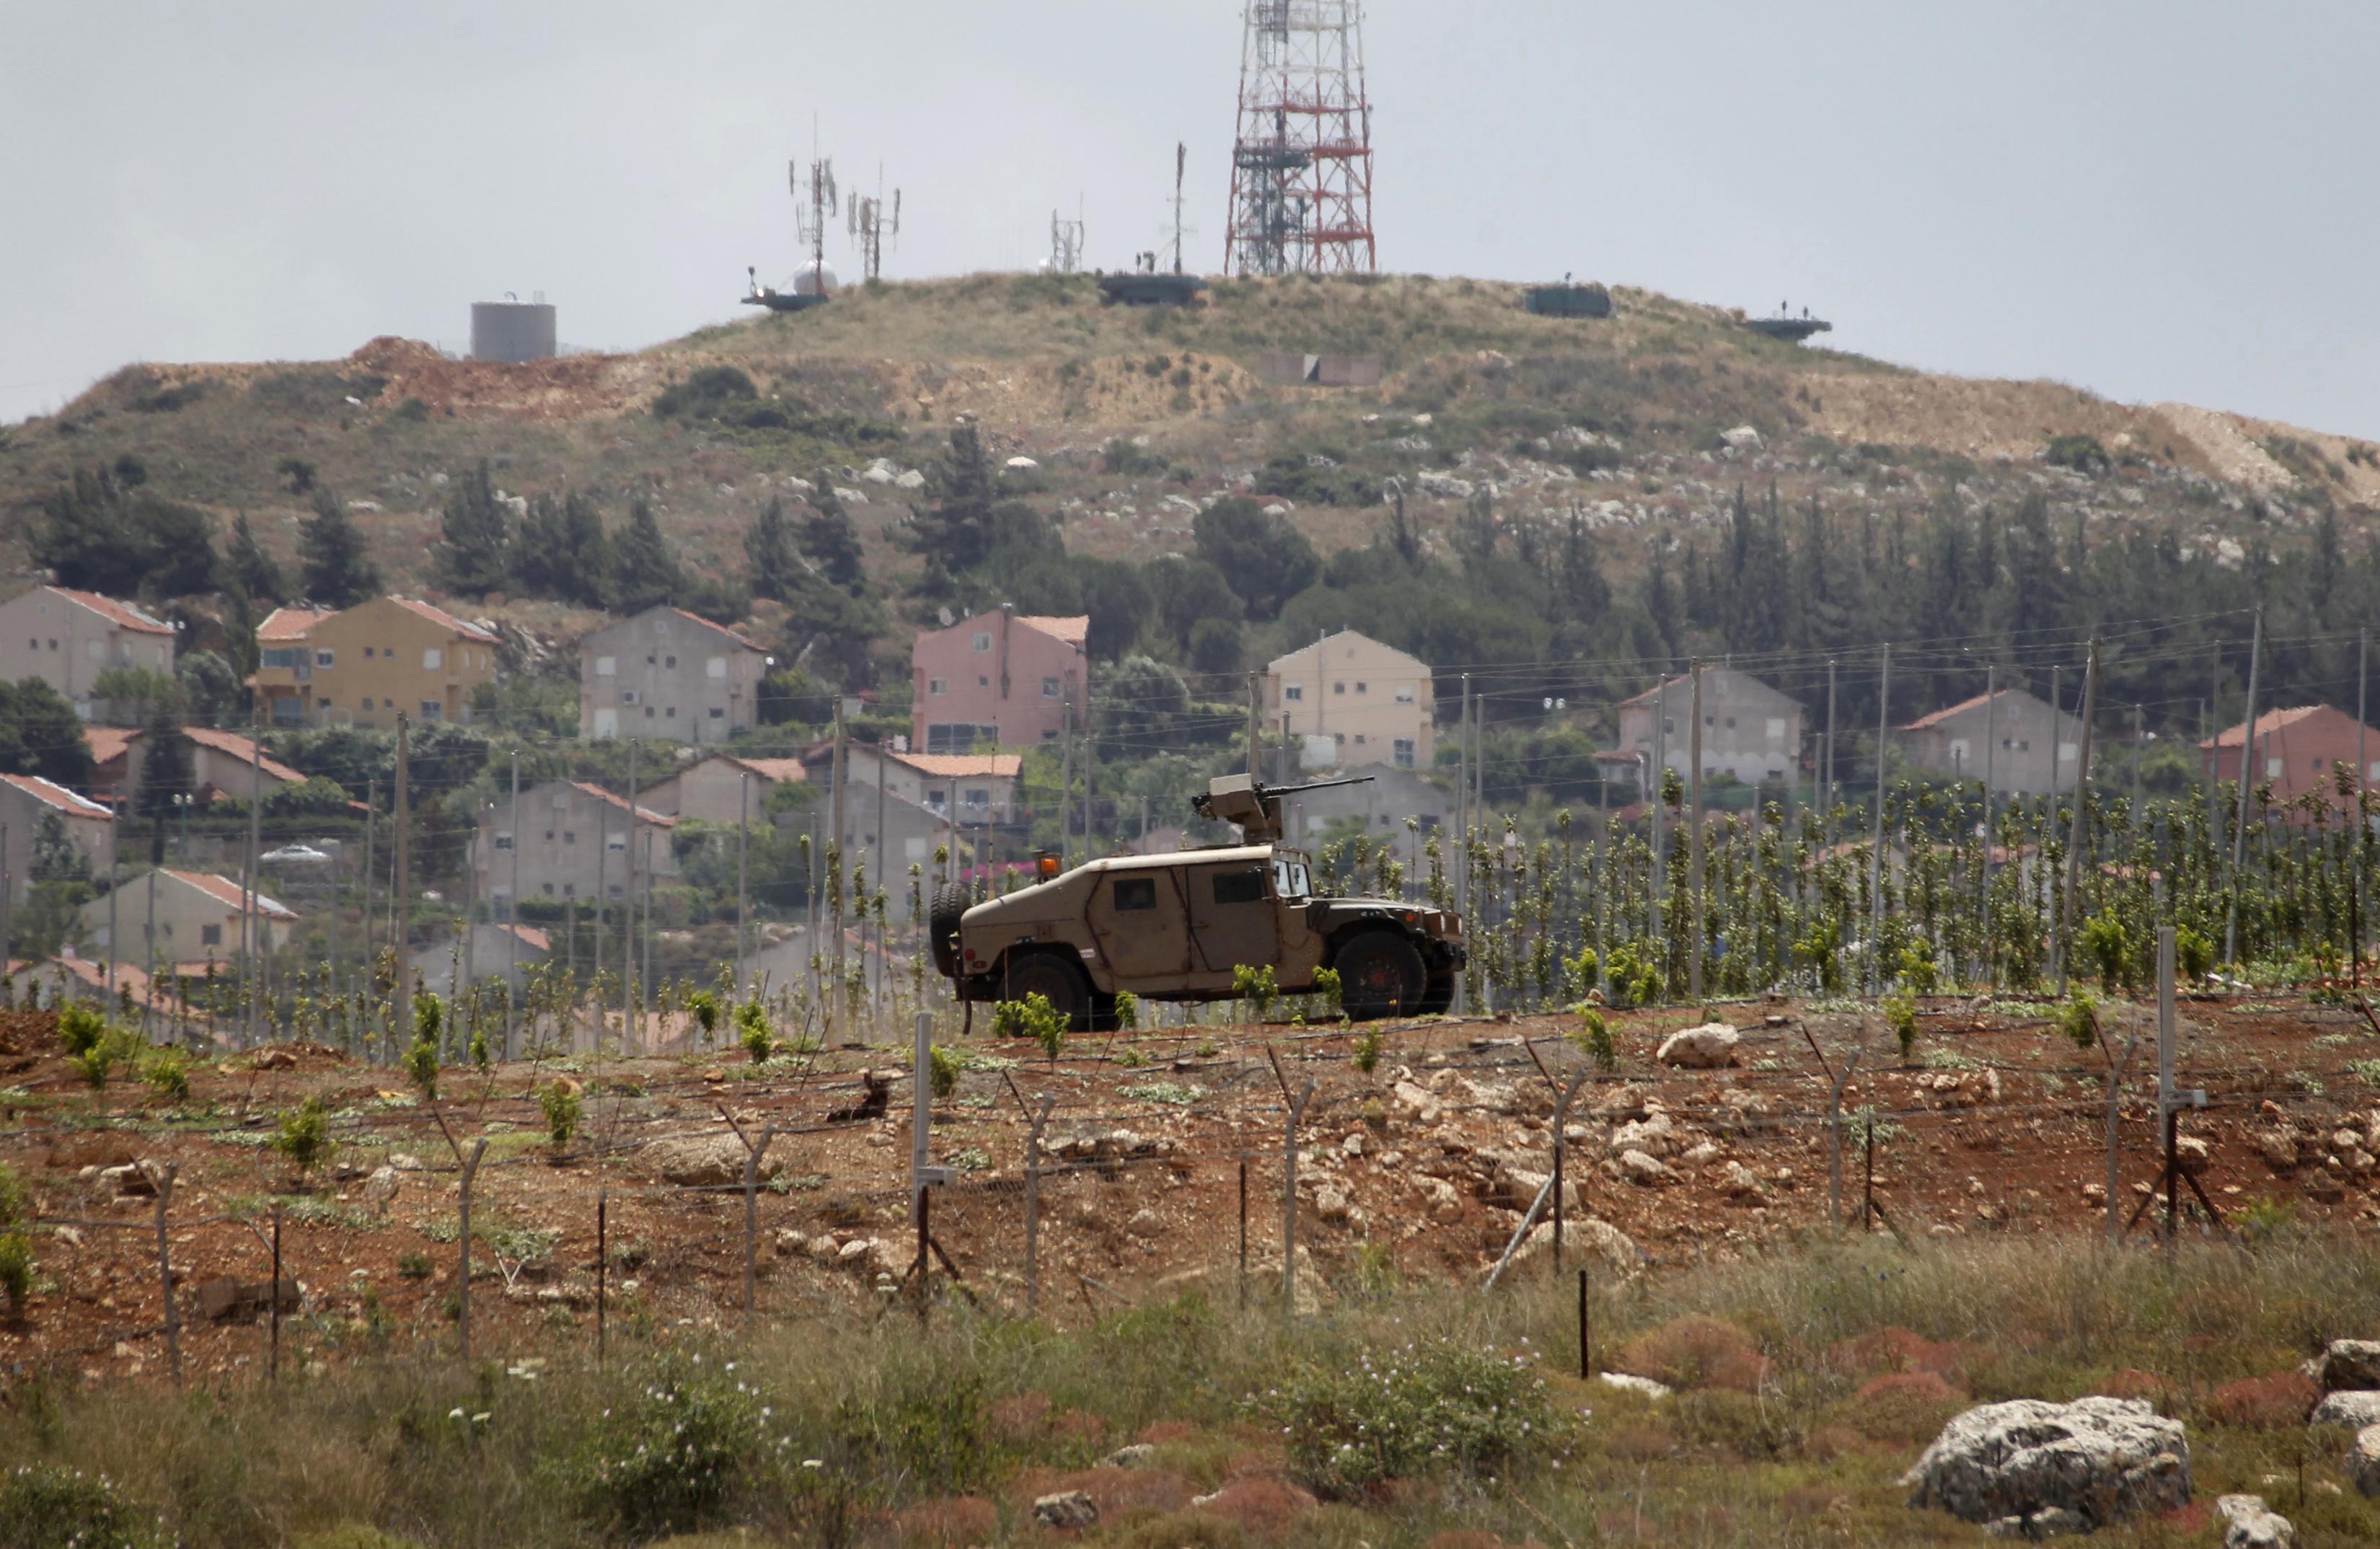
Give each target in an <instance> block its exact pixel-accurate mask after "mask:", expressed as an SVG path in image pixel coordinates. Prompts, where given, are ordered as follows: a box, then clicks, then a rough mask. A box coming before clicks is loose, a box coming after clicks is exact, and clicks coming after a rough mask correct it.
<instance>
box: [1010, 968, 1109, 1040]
mask: <svg viewBox="0 0 2380 1549" xmlns="http://www.w3.org/2000/svg"><path fill="white" fill-rule="evenodd" d="M1000 978H1001V984H1000V998H1002V1000H1022V999H1024V998H1026V996H1028V995H1039V996H1042V997H1044V998H1047V999H1048V1000H1049V1002H1050V1010H1053V1011H1056V1012H1057V1013H1058V1016H1059V1018H1060V1019H1061V1020H1062V1021H1063V1022H1064V1023H1065V1024H1066V1030H1067V1031H1068V1032H1070V1033H1087V1032H1089V1031H1090V1030H1091V981H1090V979H1089V977H1088V976H1087V975H1086V974H1084V973H1083V971H1082V969H1080V968H1079V967H1077V966H1075V964H1074V963H1071V962H1067V961H1066V960H1065V959H1064V958H1062V957H1060V956H1058V955H1057V954H1056V953H1055V952H1027V953H1026V954H1025V955H1024V956H1022V957H1014V956H1012V957H1010V958H1008V959H1007V960H1006V962H1005V964H1004V966H1003V970H1002V974H1001V976H1000Z"/></svg>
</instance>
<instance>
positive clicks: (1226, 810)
mask: <svg viewBox="0 0 2380 1549" xmlns="http://www.w3.org/2000/svg"><path fill="white" fill-rule="evenodd" d="M1329 783H1332V784H1340V783H1352V782H1349V781H1331V782H1329ZM1315 789H1319V787H1318V786H1298V787H1292V788H1286V789H1272V788H1268V787H1267V786H1265V785H1264V784H1263V783H1262V782H1260V781H1257V780H1254V779H1252V778H1251V777H1249V776H1246V775H1232V776H1226V777H1225V778H1223V779H1220V780H1216V781H1209V782H1208V790H1207V793H1206V794H1205V795H1203V796H1199V797H1197V798H1196V799H1195V800H1194V801H1193V802H1192V803H1191V805H1192V806H1193V807H1195V808H1196V810H1197V812H1198V814H1199V815H1200V816H1201V817H1210V818H1214V819H1217V820H1220V821H1224V822H1231V823H1236V824H1238V825H1239V827H1240V830H1241V838H1242V841H1243V842H1241V843H1239V844H1233V845H1225V846H1221V847H1220V848H1216V849H1208V850H1182V851H1176V852H1173V853H1168V854H1159V855H1124V856H1117V857H1114V858H1112V859H1108V860H1099V861H1091V862H1087V863H1086V864H1085V865H1079V866H1076V867H1075V869H1074V870H1072V871H1068V872H1063V873H1059V872H1057V869H1056V865H1055V863H1054V862H1051V863H1050V865H1049V871H1050V875H1049V877H1048V879H1047V880H1044V881H1041V882H1038V883H1036V884H1035V885H1034V886H1032V887H1029V888H1025V889H1020V890H1018V891H1016V892H1014V893H1011V894H1009V895H1008V896H1007V897H1005V898H996V899H990V900H987V901H986V902H982V903H977V904H974V905H973V906H972V907H969V900H968V897H967V895H966V894H965V892H964V891H961V890H959V889H943V890H942V891H941V894H939V895H938V896H937V897H936V898H935V900H934V905H933V910H932V913H931V915H930V917H929V922H928V929H929V932H930V934H931V937H932V941H933V950H934V963H935V966H936V967H938V968H940V969H941V972H942V973H943V974H944V975H946V976H947V977H949V978H951V979H952V980H953V981H955V982H956V984H957V986H958V993H959V998H961V999H963V1000H967V1001H977V1000H993V1001H996V1000H1021V999H1023V998H1025V997H1026V996H1027V995H1030V994H1034V993H1037V992H1038V993H1039V994H1041V995H1044V996H1047V997H1048V998H1049V999H1050V1005H1051V1006H1053V1007H1055V1008H1056V1009H1057V1010H1058V1011H1059V1012H1060V1013H1061V1014H1062V1016H1064V1017H1065V1018H1066V1020H1067V1022H1068V1023H1069V1024H1070V1025H1072V1026H1073V1027H1074V1028H1075V1029H1076V1030H1077V1031H1093V1030H1099V1031H1104V1030H1105V1029H1107V1028H1110V1027H1112V1026H1113V1025H1114V1024H1115V998H1116V995H1117V993H1118V992H1119V991H1124V990H1129V991H1130V992H1131V993H1132V994H1134V995H1135V996H1137V997H1139V998H1142V999H1144V1000H1226V999H1229V998H1232V996H1233V994H1234V979H1233V969H1234V968H1237V967H1239V966H1240V965H1242V964H1246V965H1248V966H1250V967H1263V966H1267V965H1269V966H1270V967H1271V968H1272V970H1273V978H1274V982H1275V984H1276V985H1278V986H1279V987H1280V989H1281V993H1282V994H1284V995H1303V994H1307V993H1310V992H1311V991H1312V990H1313V988H1314V975H1315V974H1316V973H1317V972H1318V971H1319V970H1321V969H1325V968H1329V969H1333V970H1336V971H1337V973H1338V974H1339V978H1340V1004H1341V1006H1342V1008H1343V1009H1344V1010H1346V1012H1347V1014H1348V1016H1350V1017H1351V1018H1353V1019H1354V1020H1355V1021H1358V1022H1362V1021H1368V1020H1370V1019H1372V1018H1375V1017H1389V1016H1409V1015H1415V1014H1419V1013H1423V1012H1435V1011H1443V1010H1446V1009H1447V1007H1448V1006H1449V1005H1450V1004H1451V1003H1452V1001H1453V998H1454V979H1455V975H1456V974H1459V973H1460V972H1462V969H1463V921H1462V919H1461V917H1460V916H1459V915H1456V914H1452V913H1451V912H1449V911H1446V910H1441V909H1435V908H1430V907H1428V906H1427V905H1420V904H1410V903H1403V902H1398V901H1396V900H1394V899H1371V898H1316V897H1314V896H1313V887H1312V881H1311V873H1310V871H1309V869H1308V864H1307V858H1306V856H1305V853H1303V852H1301V851H1298V850H1294V849H1292V848H1290V847H1289V846H1287V845H1283V844H1281V843H1279V842H1277V841H1278V840H1279V838H1280V835H1281V797H1282V796H1283V795H1284V794H1288V793H1290V791H1292V790H1315Z"/></svg>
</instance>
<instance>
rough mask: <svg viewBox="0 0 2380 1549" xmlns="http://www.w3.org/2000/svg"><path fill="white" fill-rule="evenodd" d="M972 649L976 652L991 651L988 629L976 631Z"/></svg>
mask: <svg viewBox="0 0 2380 1549" xmlns="http://www.w3.org/2000/svg"><path fill="white" fill-rule="evenodd" d="M973 647H974V648H975V649H976V650H978V651H988V650H990V649H991V631H990V630H988V629H978V630H977V631H976V632H975V640H974V642H973Z"/></svg>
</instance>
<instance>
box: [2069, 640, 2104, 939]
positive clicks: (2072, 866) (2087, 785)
mask: <svg viewBox="0 0 2380 1549" xmlns="http://www.w3.org/2000/svg"><path fill="white" fill-rule="evenodd" d="M2098 708H2099V639H2098V636H2096V635H2093V636H2092V638H2091V654H2090V655H2089V656H2088V657H2086V658H2085V659H2084V660H2083V745H2082V756H2081V757H2080V758H2079V759H2078V760H2077V761H2076V763H2075V767H2074V829H2073V837H2072V838H2071V839H2070V840H2068V841H2067V843H2066V928H2067V929H2068V930H2069V931H2072V930H2074V929H2076V928H2077V926H2078V924H2079V922H2080V921H2081V918H2082V908H2083V840H2084V838H2085V836H2086V834H2087V831H2088V830H2087V829H2085V827H2084V823H2083V819H2084V817H2085V815H2086V814H2088V813H2089V811H2090V809H2091V722H2092V721H2093V720H2095V719H2097V714H2098Z"/></svg>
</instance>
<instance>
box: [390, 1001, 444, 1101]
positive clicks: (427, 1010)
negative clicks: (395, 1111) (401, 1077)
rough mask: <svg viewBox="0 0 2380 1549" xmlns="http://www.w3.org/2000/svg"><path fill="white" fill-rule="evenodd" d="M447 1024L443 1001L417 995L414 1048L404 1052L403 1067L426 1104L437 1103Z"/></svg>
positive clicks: (414, 1014)
mask: <svg viewBox="0 0 2380 1549" xmlns="http://www.w3.org/2000/svg"><path fill="white" fill-rule="evenodd" d="M445 1021H446V1003H445V1002H444V1001H443V1000H441V999H439V998H438V997H437V996H435V995H433V994H431V992H430V991H428V990H426V989H425V990H417V991H415V992H414V996H413V1047H411V1048H408V1049H407V1050H406V1051H405V1059H403V1060H402V1061H401V1063H402V1064H403V1065H404V1067H405V1073H406V1074H407V1075H408V1076H411V1077H412V1078H413V1084H414V1085H415V1086H416V1087H418V1088H419V1090H420V1093H421V1097H422V1101H424V1102H430V1103H434V1102H436V1101H437V1100H438V1034H439V1031H440V1029H441V1028H443V1026H444V1025H445Z"/></svg>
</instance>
